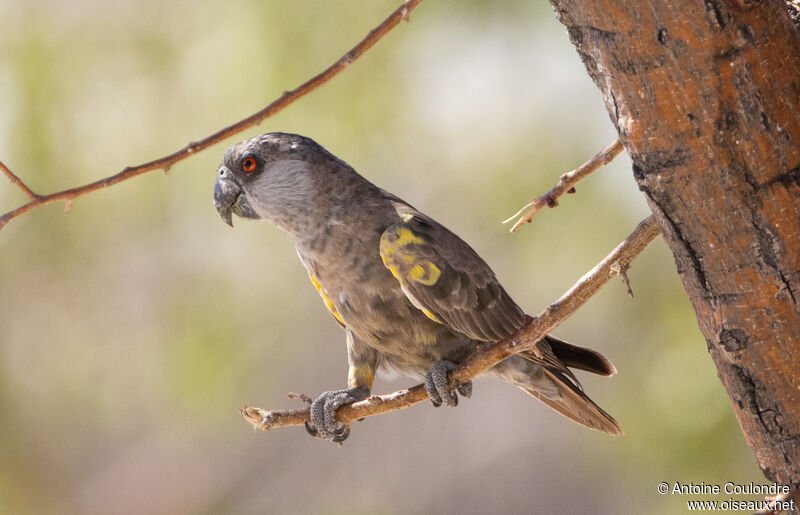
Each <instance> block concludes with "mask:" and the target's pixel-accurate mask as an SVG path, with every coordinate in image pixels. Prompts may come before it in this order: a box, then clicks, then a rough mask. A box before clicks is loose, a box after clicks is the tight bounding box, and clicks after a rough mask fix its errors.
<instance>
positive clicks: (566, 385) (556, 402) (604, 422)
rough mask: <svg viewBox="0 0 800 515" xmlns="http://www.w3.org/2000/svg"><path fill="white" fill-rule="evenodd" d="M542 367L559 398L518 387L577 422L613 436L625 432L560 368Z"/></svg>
mask: <svg viewBox="0 0 800 515" xmlns="http://www.w3.org/2000/svg"><path fill="white" fill-rule="evenodd" d="M542 368H543V369H544V371H545V373H546V374H547V376H548V377H549V378H550V379H551V380H552V382H553V383H554V384H555V385H556V387H557V388H558V393H559V394H560V397H561V398H560V399H551V398H549V397H547V396H545V395H542V393H541V392H540V391H538V390H534V389H532V388H525V387H520V389H522V390H523V391H525V392H526V393H528V394H530V395H531V396H533V397H535V398H537V399H539V400H540V401H542V402H543V403H545V404H546V405H548V406H549V407H551V408H553V409H554V410H555V411H557V412H559V413H561V414H562V415H564V416H565V417H567V418H569V419H571V420H574V421H575V422H577V423H578V424H581V425H583V426H586V427H588V428H590V429H596V430H598V431H602V432H604V433H608V434H610V435H613V436H622V435H624V434H625V432H624V431H623V430H622V428H621V427H620V426H619V424H618V423H617V421H616V420H614V417H612V416H611V415H609V414H608V413H606V412H605V411H603V409H602V408H600V406H598V405H597V404H595V403H594V401H592V399H590V398H589V397H588V396H587V395H586V394H585V393H583V391H581V390H580V388H579V387H578V386H577V385H576V384H574V383H573V382H572V381H570V380H569V378H567V377H565V376H564V375H563V373H562V372H561V371H560V370H553V369H551V368H550V367H548V366H543V367H542Z"/></svg>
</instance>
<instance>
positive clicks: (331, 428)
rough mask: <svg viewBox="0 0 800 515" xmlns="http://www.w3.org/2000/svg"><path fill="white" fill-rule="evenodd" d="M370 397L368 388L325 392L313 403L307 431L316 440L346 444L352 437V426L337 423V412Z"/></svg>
mask: <svg viewBox="0 0 800 515" xmlns="http://www.w3.org/2000/svg"><path fill="white" fill-rule="evenodd" d="M367 397H369V390H368V389H366V388H359V387H354V388H348V389H346V390H332V391H329V392H324V393H323V394H322V395H320V396H319V397H317V398H316V400H314V402H312V403H311V408H310V413H309V414H310V416H311V424H309V423H308V422H306V423H305V425H306V431H308V434H310V435H311V436H314V437H316V438H324V439H325V440H330V441H331V442H337V443H339V442H344V441H345V440H346V439H347V437H348V436H350V426H345V425H342V424H339V423H338V422H337V421H336V410H337V409H339V407H340V406H344V405H345V404H352V403H354V402H358V401H362V400H364V399H366V398H367Z"/></svg>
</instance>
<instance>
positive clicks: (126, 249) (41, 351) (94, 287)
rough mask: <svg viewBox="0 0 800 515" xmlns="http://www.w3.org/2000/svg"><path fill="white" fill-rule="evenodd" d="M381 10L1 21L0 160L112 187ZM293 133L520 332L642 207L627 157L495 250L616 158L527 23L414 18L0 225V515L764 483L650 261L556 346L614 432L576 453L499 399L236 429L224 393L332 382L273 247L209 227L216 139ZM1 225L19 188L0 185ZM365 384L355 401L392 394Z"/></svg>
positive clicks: (279, 239)
mask: <svg viewBox="0 0 800 515" xmlns="http://www.w3.org/2000/svg"><path fill="white" fill-rule="evenodd" d="M397 3H398V2H397V0H393V1H389V0H380V1H378V0H361V1H356V0H349V1H345V2H328V1H323V0H314V1H304V2H286V1H264V0H234V1H230V2H227V1H226V2H223V1H209V2H202V3H195V2H188V1H175V2H155V1H153V0H143V1H139V2H111V1H109V0H75V1H72V2H56V1H54V0H32V1H25V2H14V1H11V0H2V2H1V3H0V14H2V16H1V17H0V105H2V106H3V107H2V109H0V159H2V161H3V162H4V163H6V164H7V165H8V166H9V167H11V168H12V170H14V171H15V172H17V173H18V174H19V175H21V176H22V177H23V178H24V179H25V181H26V182H27V183H28V184H29V185H30V186H31V187H32V188H34V189H35V190H36V191H39V192H50V191H55V190H57V189H62V188H65V187H71V186H75V185H78V184H82V183H86V182H89V181H92V180H95V179H97V178H100V177H103V176H107V175H110V174H112V173H115V172H117V171H118V170H120V169H122V168H123V167H124V166H126V165H133V164H137V163H141V162H144V161H147V160H150V159H152V158H155V157H158V156H161V155H164V154H167V153H169V152H172V151H174V150H176V149H178V148H180V147H181V146H183V145H184V144H185V143H186V142H188V141H191V140H196V139H198V138H200V137H203V136H205V135H207V134H209V133H210V132H212V131H214V130H216V129H218V128H220V127H222V126H224V125H227V124H229V123H232V122H233V121H235V120H237V119H239V118H242V117H244V116H245V115H247V114H250V113H251V112H254V111H256V110H257V109H259V108H261V107H262V106H263V105H265V104H266V103H267V102H268V101H270V100H272V99H273V98H276V97H277V96H278V95H280V93H281V92H282V91H284V90H287V89H291V88H293V87H295V86H296V85H297V84H299V83H300V82H302V81H304V80H306V79H307V78H308V77H310V76H311V75H313V74H315V73H317V72H318V71H319V70H321V69H322V68H323V67H324V66H327V65H328V64H329V63H331V62H332V61H333V60H334V59H336V58H338V57H339V56H340V55H341V54H342V53H343V52H344V51H346V50H347V49H349V48H350V47H351V46H352V45H354V44H355V43H356V42H357V41H358V40H360V39H361V38H362V37H363V36H364V35H365V34H366V33H367V31H368V30H369V29H371V28H372V27H373V26H375V25H376V24H377V23H378V22H379V21H380V20H382V19H383V18H384V17H385V16H386V15H387V14H388V13H389V12H390V11H391V10H393V9H394V8H395V7H396V4H397ZM275 130H281V131H292V132H300V133H302V134H305V135H308V136H311V137H313V138H315V139H316V140H317V141H319V142H320V143H321V144H323V145H325V146H326V147H327V148H329V149H330V150H331V151H332V152H334V153H335V154H337V155H338V156H340V157H341V158H343V159H345V160H346V161H348V162H349V163H350V164H352V165H353V166H354V167H355V168H356V169H358V170H359V171H360V172H361V173H363V174H364V175H366V176H367V177H369V178H370V179H371V180H373V181H374V182H376V183H378V184H380V185H382V186H384V187H386V188H387V189H389V190H391V191H393V192H395V193H397V194H398V195H400V196H402V197H404V198H406V199H407V200H409V201H410V202H412V203H413V204H414V205H415V206H417V207H418V208H419V209H421V210H423V211H425V212H427V213H429V214H430V215H432V216H434V217H435V218H437V219H439V220H440V221H442V222H443V223H445V224H446V225H447V226H449V227H450V228H451V229H453V230H454V231H456V232H457V233H459V234H460V235H461V236H462V237H464V238H465V239H466V240H467V241H469V242H470V243H471V244H472V245H473V246H474V247H475V248H476V249H477V250H478V251H479V252H480V253H481V254H482V255H483V256H484V257H485V258H486V260H487V261H488V262H489V263H490V264H491V265H492V266H493V267H494V268H495V271H496V272H497V274H498V276H499V277H500V278H501V279H502V280H503V281H504V282H505V284H506V287H507V288H508V290H509V291H510V292H511V294H512V296H514V298H515V299H516V300H517V302H519V303H520V304H521V305H522V306H524V307H526V309H527V310H528V311H529V312H530V313H536V312H538V311H539V310H540V309H542V308H543V307H544V306H546V305H547V304H548V303H549V302H551V301H552V300H554V299H555V298H556V297H557V296H559V295H560V294H561V293H562V292H563V291H565V290H566V289H567V288H568V287H569V286H570V285H571V284H572V283H573V282H574V281H575V280H576V279H577V278H578V277H580V276H581V275H582V274H583V273H584V272H585V271H586V270H588V269H589V268H590V267H591V266H593V265H594V264H595V263H596V262H597V261H598V260H600V259H601V258H602V257H603V256H605V254H606V253H607V252H608V251H610V250H611V249H612V248H613V247H614V246H615V245H616V244H617V243H618V241H619V240H621V239H622V238H623V237H624V236H626V235H627V234H628V233H629V231H630V230H631V229H632V227H633V226H634V225H635V224H636V223H637V222H638V221H639V220H640V219H641V218H643V217H644V216H646V214H647V207H646V205H645V203H644V201H643V199H642V197H641V195H640V194H639V192H638V191H637V189H636V186H635V183H634V181H633V180H632V177H631V173H630V165H629V163H628V162H627V161H626V159H625V158H624V157H622V158H619V159H617V160H616V161H615V162H614V163H612V164H611V165H610V166H608V167H607V168H605V169H603V170H601V171H600V172H598V173H597V174H596V175H595V176H593V177H591V178H589V179H588V180H586V181H585V183H583V184H581V185H580V186H579V187H578V193H577V194H576V195H574V196H569V197H567V198H564V199H563V201H562V204H561V206H560V207H559V208H558V209H557V210H553V211H550V210H548V211H545V212H542V213H540V214H539V215H537V217H536V219H535V220H534V222H533V223H532V224H530V225H528V226H526V227H524V228H523V229H522V230H521V231H520V232H519V233H517V234H515V235H510V234H508V233H507V232H506V229H505V228H504V227H501V226H500V225H499V224H498V221H499V220H502V219H504V218H505V217H507V216H508V215H509V214H511V213H512V212H514V211H515V210H516V209H517V208H518V207H519V206H520V205H522V204H523V203H524V202H526V201H527V200H528V199H529V198H530V197H531V196H532V195H538V194H541V193H543V192H544V191H546V190H547V189H549V188H550V187H551V186H552V185H553V184H554V182H555V180H556V179H557V177H558V175H559V174H561V173H562V172H564V171H566V170H569V169H571V168H574V167H575V166H577V165H579V164H580V163H582V162H583V161H584V160H586V159H587V158H589V157H590V156H591V155H593V154H594V153H595V152H596V151H598V150H599V149H601V148H602V147H603V146H605V145H606V144H608V143H610V142H611V141H613V139H614V137H615V134H614V132H613V129H612V126H611V124H610V123H609V121H608V117H607V114H606V112H605V109H604V105H603V101H602V98H601V97H600V95H599V93H598V92H597V90H596V88H595V87H594V86H593V84H591V82H590V80H589V78H588V76H587V75H586V73H585V71H584V69H583V67H582V65H581V63H580V62H579V59H578V57H577V55H576V53H575V51H574V50H573V48H572V46H571V45H570V43H569V41H568V38H567V35H566V33H565V31H564V30H563V28H562V26H561V25H560V24H559V23H558V22H557V21H556V19H555V16H554V15H553V13H552V12H551V11H550V9H549V7H548V6H547V4H546V3H544V2H523V1H509V2H504V3H503V4H502V5H498V4H497V3H496V2H487V1H477V0H476V1H470V2H464V1H459V2H455V1H449V2H433V1H431V2H425V3H423V4H422V6H421V7H419V8H418V9H417V10H416V11H415V12H414V13H413V14H412V17H411V23H410V24H402V25H400V26H399V27H398V28H397V29H396V30H395V31H394V32H392V33H391V34H389V35H388V36H387V37H386V38H385V39H384V40H383V41H381V42H380V43H379V44H378V45H377V46H376V47H375V48H374V49H373V50H371V51H370V52H369V53H368V54H367V55H365V56H364V57H363V58H362V59H361V60H359V61H358V62H357V63H356V64H354V65H352V66H351V67H350V68H349V69H348V70H347V71H346V72H345V73H343V74H342V75H341V76H339V77H337V78H336V79H335V80H334V81H333V82H331V83H330V84H328V85H327V86H325V87H324V88H322V89H320V90H318V91H315V92H314V93H313V94H311V95H310V96H308V97H306V98H304V99H303V100H301V101H300V102H298V103H296V104H295V105H292V106H291V107H289V108H288V109H286V110H285V111H283V112H282V113H281V114H280V115H278V116H276V117H275V118H273V119H270V120H267V121H266V122H265V123H264V124H263V125H262V126H261V127H259V128H258V129H254V130H250V131H248V132H247V133H246V134H242V135H241V136H240V137H239V138H237V139H235V140H231V141H228V142H225V143H224V144H221V145H218V146H216V147H215V148H212V149H210V150H208V151H205V152H203V153H201V154H199V155H197V156H195V157H193V158H191V159H189V160H187V161H184V162H182V163H180V164H178V165H176V166H175V167H174V168H173V169H172V170H170V173H169V175H168V176H165V175H164V174H161V173H158V172H155V173H150V174H147V175H145V176H143V177H140V178H136V179H134V180H131V181H129V182H126V183H124V184H121V185H117V186H115V187H113V188H110V189H108V190H107V191H101V192H97V193H94V194H92V195H89V196H86V197H82V198H80V199H77V200H76V201H75V202H74V203H73V206H72V209H71V211H70V213H69V215H67V216H64V215H63V214H62V211H63V205H51V206H47V207H44V208H41V209H37V210H35V211H33V212H31V213H29V214H27V215H24V216H23V217H21V218H19V219H17V220H14V221H12V222H11V223H10V224H9V225H8V226H7V227H6V228H5V229H4V230H3V231H2V232H0V292H2V295H0V413H2V415H0V512H2V513H278V512H280V513H313V512H327V513H339V512H341V513H362V512H363V513H375V512H382V513H419V512H442V513H455V512H458V513H483V512H488V511H493V512H499V513H532V512H536V511H541V512H548V513H568V512H592V513H620V512H628V513H675V512H677V511H683V509H684V504H683V503H684V501H685V500H686V499H685V498H680V497H674V496H669V495H667V496H660V495H658V494H657V493H656V485H657V484H658V482H660V481H681V482H689V481H695V482H699V481H705V482H706V483H712V484H713V483H716V484H722V483H724V482H725V481H728V480H732V481H751V480H753V481H760V482H763V481H764V480H763V478H762V477H761V475H760V473H759V471H758V469H757V467H756V465H755V458H754V457H753V455H752V453H751V451H750V450H749V448H748V447H747V446H746V444H745V443H744V441H743V438H742V435H741V433H740V432H739V429H738V426H737V423H736V420H735V419H734V416H733V414H732V411H731V409H730V407H729V404H728V400H727V397H726V395H725V392H724V390H723V389H722V387H721V385H720V384H719V382H718V380H717V378H716V374H715V369H714V366H713V364H712V362H711V360H710V359H709V357H708V355H707V352H706V349H705V345H704V342H703V338H702V337H701V335H700V333H699V331H698V329H697V324H696V321H695V319H694V316H693V312H692V310H691V307H690V306H689V303H688V301H687V299H686V297H685V295H684V293H683V290H682V288H681V285H680V281H679V279H678V277H677V274H676V272H675V266H674V264H673V262H672V258H671V256H670V254H669V252H668V249H667V248H666V246H665V245H664V244H663V242H661V241H657V242H656V243H655V244H653V245H652V246H651V248H649V249H648V250H647V251H646V252H645V253H644V254H643V255H642V256H641V257H640V258H639V259H637V260H636V262H635V263H634V267H633V269H632V271H631V273H630V278H631V281H632V286H633V290H634V293H635V297H634V298H630V297H628V296H627V295H626V293H625V289H624V287H623V286H622V285H621V284H620V283H619V282H615V283H613V284H610V285H609V286H607V287H606V288H605V289H604V290H603V291H602V292H601V293H600V294H599V295H598V296H597V297H596V298H594V299H592V301H591V302H589V304H588V305H587V306H586V307H585V309H583V310H581V311H580V312H579V313H578V314H577V315H576V316H574V317H573V318H572V319H570V320H569V321H568V322H567V323H566V324H565V325H564V326H563V327H561V328H559V330H558V331H557V334H558V335H559V336H561V337H563V338H566V339H569V340H572V341H575V342H576V343H579V344H583V345H589V346H592V347H594V348H596V349H599V350H601V351H602V352H603V353H604V354H606V355H608V356H609V357H611V358H612V359H613V360H614V361H615V363H616V365H617V368H618V369H619V371H620V373H619V375H618V376H616V377H615V378H613V379H610V380H606V379H597V378H586V381H585V386H586V388H587V390H588V391H589V393H590V394H591V395H592V397H593V398H594V399H595V400H597V402H598V403H600V404H601V405H602V406H603V407H604V408H606V409H607V410H608V411H610V412H611V413H613V414H614V415H615V416H617V418H618V419H619V420H620V422H621V423H622V425H623V427H624V428H625V429H626V431H627V433H628V436H626V437H625V438H621V439H612V438H608V437H605V436H603V435H599V434H595V433H591V432H588V431H586V430H584V429H582V428H580V427H578V426H576V425H574V424H571V423H569V422H568V421H566V420H564V419H562V418H560V417H558V416H557V415H555V414H552V413H551V412H549V411H548V410H547V409H546V408H544V407H543V406H541V405H538V404H537V403H534V402H532V401H531V400H530V399H529V398H528V397H527V396H524V395H522V394H520V393H519V392H517V391H516V390H514V389H513V388H510V387H508V386H506V385H503V384H495V383H493V382H491V381H486V382H479V383H478V384H477V385H476V394H475V396H474V398H473V399H472V400H471V401H469V402H466V403H462V405H461V406H460V407H459V408H458V409H457V410H445V409H441V410H436V411H434V410H431V409H430V408H429V407H428V406H425V407H418V408H415V409H411V410H407V411H405V412H403V413H399V414H392V415H388V416H385V417H378V418H376V419H372V420H369V421H367V422H365V423H363V424H358V425H356V427H354V428H353V433H352V436H351V439H350V440H349V441H348V442H347V444H346V445H345V446H344V447H343V448H342V449H338V448H335V446H332V445H329V444H326V443H324V442H319V441H314V440H311V439H310V438H308V437H307V436H306V435H305V432H304V431H302V429H293V430H291V429H283V430H276V431H273V432H271V433H269V434H260V433H259V434H255V433H253V432H252V431H250V430H249V428H248V427H247V426H246V424H245V423H244V422H243V421H242V420H241V419H240V417H239V415H238V413H237V411H236V410H237V408H238V407H239V406H240V405H241V403H242V402H247V403H249V404H255V405H261V406H264V407H267V408H273V407H274V408H277V407H283V406H292V405H293V403H294V402H296V401H289V400H287V399H286V398H285V393H286V392H287V391H290V390H295V391H303V392H305V393H307V394H309V395H317V394H318V393H320V392H321V391H323V390H326V389H331V388H339V387H341V386H342V385H343V384H344V382H345V376H346V358H345V347H344V338H343V335H342V333H341V330H340V329H339V328H338V326H337V325H336V324H335V323H334V322H333V321H332V320H331V319H330V317H329V315H328V314H327V313H326V311H325V309H324V307H323V306H322V303H321V302H319V299H318V297H317V294H316V293H315V292H314V290H313V288H311V286H310V285H309V284H308V283H307V279H306V277H305V271H304V270H303V269H302V267H301V266H300V265H299V264H298V263H297V260H296V257H295V253H294V251H293V249H292V247H291V243H290V242H289V241H288V239H287V238H285V237H284V236H283V235H282V234H280V233H279V232H278V231H276V230H275V229H273V228H272V227H270V226H268V225H267V224H259V223H245V222H242V221H238V220H237V221H236V223H235V225H236V227H235V230H230V229H229V228H228V227H227V226H225V225H224V224H223V223H222V222H221V221H220V220H219V219H218V217H217V214H216V212H215V210H214V208H213V205H212V202H211V190H212V185H213V181H214V178H215V171H216V167H217V165H218V163H219V161H220V159H221V155H222V153H223V151H224V150H225V148H227V146H229V145H230V144H233V143H234V142H235V141H238V140H240V139H244V138H246V137H250V136H252V135H255V134H258V133H260V132H268V131H275ZM0 183H2V186H0V209H2V210H3V211H6V210H8V209H11V208H13V207H15V206H16V205H18V204H19V203H21V202H23V201H24V196H23V195H22V194H21V192H19V191H18V190H17V189H16V188H14V187H12V186H11V185H10V184H8V183H7V182H5V181H0ZM412 382H413V381H411V380H408V379H403V378H399V379H394V380H379V381H378V383H377V385H376V390H377V391H379V392H383V391H389V390H392V389H394V388H397V387H401V386H407V385H410V384H411V383H412Z"/></svg>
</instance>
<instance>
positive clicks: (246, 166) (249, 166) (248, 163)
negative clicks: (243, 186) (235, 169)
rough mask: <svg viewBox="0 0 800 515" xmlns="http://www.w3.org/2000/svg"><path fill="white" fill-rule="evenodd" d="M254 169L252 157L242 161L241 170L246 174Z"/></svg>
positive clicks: (254, 163)
mask: <svg viewBox="0 0 800 515" xmlns="http://www.w3.org/2000/svg"><path fill="white" fill-rule="evenodd" d="M255 169H256V160H255V159H253V158H252V157H247V158H245V159H244V160H242V170H244V171H245V172H246V173H250V172H252V171H253V170H255Z"/></svg>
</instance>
